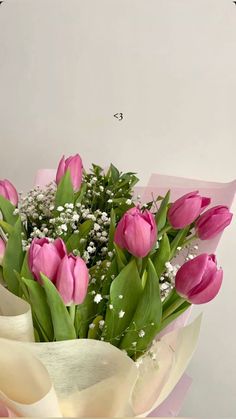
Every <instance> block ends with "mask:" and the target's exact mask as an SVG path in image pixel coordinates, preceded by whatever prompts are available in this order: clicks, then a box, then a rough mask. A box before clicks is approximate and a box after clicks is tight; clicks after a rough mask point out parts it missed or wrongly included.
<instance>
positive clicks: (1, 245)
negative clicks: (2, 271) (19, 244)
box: [0, 237, 6, 266]
mask: <svg viewBox="0 0 236 419" xmlns="http://www.w3.org/2000/svg"><path fill="white" fill-rule="evenodd" d="M5 250H6V243H5V242H4V240H3V239H2V238H1V237H0V266H2V262H3V258H4V254H5Z"/></svg>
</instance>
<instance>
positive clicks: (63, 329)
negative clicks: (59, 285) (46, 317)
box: [41, 273, 76, 341]
mask: <svg viewBox="0 0 236 419" xmlns="http://www.w3.org/2000/svg"><path fill="white" fill-rule="evenodd" d="M41 278H42V282H43V287H44V290H45V293H46V298H47V303H48V306H49V307H50V311H51V317H52V323H53V329H54V339H55V340H56V341H59V340H69V339H76V333H75V328H74V325H73V323H72V320H71V317H70V315H69V313H68V311H67V308H66V306H65V304H64V302H63V301H62V299H61V296H60V294H59V293H58V291H57V289H56V287H55V285H54V284H53V283H52V282H51V281H50V279H48V278H47V277H46V276H45V275H43V274H42V273H41Z"/></svg>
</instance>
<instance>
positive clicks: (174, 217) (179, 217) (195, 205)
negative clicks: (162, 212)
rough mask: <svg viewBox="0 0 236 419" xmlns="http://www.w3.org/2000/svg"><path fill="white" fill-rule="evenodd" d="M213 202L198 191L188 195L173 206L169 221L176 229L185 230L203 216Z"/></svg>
mask: <svg viewBox="0 0 236 419" xmlns="http://www.w3.org/2000/svg"><path fill="white" fill-rule="evenodd" d="M210 202H211V199H210V198H206V197H202V196H200V195H199V193H198V191H194V192H190V193H187V194H186V195H184V196H181V198H179V199H177V201H175V202H174V203H173V204H171V206H170V209H169V211H168V220H169V223H170V224H171V225H172V227H174V228H176V229H180V228H185V227H187V226H188V225H189V224H191V223H192V222H193V221H195V220H196V218H197V217H198V216H199V215H200V214H201V212H202V211H203V210H204V208H205V207H206V206H207V205H209V204H210Z"/></svg>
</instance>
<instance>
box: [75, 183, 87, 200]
mask: <svg viewBox="0 0 236 419" xmlns="http://www.w3.org/2000/svg"><path fill="white" fill-rule="evenodd" d="M86 191H87V184H86V183H83V184H82V186H81V188H80V190H79V192H78V193H77V194H76V200H75V203H76V204H79V203H81V202H82V201H83V197H84V195H85V194H86Z"/></svg>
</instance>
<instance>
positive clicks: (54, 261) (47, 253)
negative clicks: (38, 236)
mask: <svg viewBox="0 0 236 419" xmlns="http://www.w3.org/2000/svg"><path fill="white" fill-rule="evenodd" d="M60 261H61V258H60V256H59V255H58V252H57V250H56V249H55V247H54V246H53V244H52V243H49V244H46V245H43V246H42V247H41V249H40V251H39V252H38V253H37V257H36V258H35V259H34V262H33V268H32V272H33V274H34V275H35V277H36V278H37V280H38V281H41V278H40V272H42V273H43V274H44V275H46V276H47V277H48V278H49V279H50V280H51V281H52V282H55V280H56V274H57V269H58V266H59V263H60Z"/></svg>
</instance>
